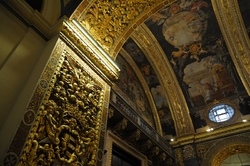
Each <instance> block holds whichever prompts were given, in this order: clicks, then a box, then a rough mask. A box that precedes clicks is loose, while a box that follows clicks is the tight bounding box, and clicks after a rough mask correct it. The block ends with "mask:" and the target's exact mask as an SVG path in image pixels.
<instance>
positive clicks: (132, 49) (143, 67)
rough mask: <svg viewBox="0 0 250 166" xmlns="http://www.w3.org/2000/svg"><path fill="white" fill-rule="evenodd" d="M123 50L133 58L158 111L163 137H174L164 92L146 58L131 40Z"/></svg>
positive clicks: (172, 124)
mask: <svg viewBox="0 0 250 166" xmlns="http://www.w3.org/2000/svg"><path fill="white" fill-rule="evenodd" d="M123 48H124V49H125V50H126V51H127V53H128V54H129V55H130V56H131V57H132V58H133V60H134V61H135V63H136V64H137V66H138V68H139V69H140V71H141V73H142V75H143V76H144V78H145V80H146V83H147V85H148V87H149V89H150V91H151V94H152V97H153V99H154V102H155V105H156V108H157V111H158V115H159V118H160V121H161V125H162V131H163V134H164V135H165V136H166V135H169V136H174V135H176V133H175V129H174V123H173V120H172V117H171V113H170V110H169V108H168V104H167V101H166V97H165V94H164V93H163V92H164V90H163V89H162V86H161V85H160V83H159V80H158V78H157V76H156V74H155V72H154V70H153V68H152V66H151V65H150V63H149V61H148V60H147V58H146V56H145V55H144V54H143V52H142V51H141V49H140V48H139V47H138V46H137V44H136V43H135V42H134V41H133V40H132V39H131V38H130V39H128V40H127V42H126V43H125V44H124V45H123Z"/></svg>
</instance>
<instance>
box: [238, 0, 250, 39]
mask: <svg viewBox="0 0 250 166" xmlns="http://www.w3.org/2000/svg"><path fill="white" fill-rule="evenodd" d="M238 3H239V7H240V11H241V15H242V19H243V21H244V24H245V26H246V30H247V34H248V36H249V38H250V21H249V18H250V10H249V9H250V1H249V0H239V1H238Z"/></svg>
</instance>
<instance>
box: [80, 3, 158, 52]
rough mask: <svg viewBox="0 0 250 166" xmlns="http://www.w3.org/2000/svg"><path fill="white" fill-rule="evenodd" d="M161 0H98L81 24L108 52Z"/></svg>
mask: <svg viewBox="0 0 250 166" xmlns="http://www.w3.org/2000/svg"><path fill="white" fill-rule="evenodd" d="M161 2H162V1H161V0H133V1H132V0H128V1H124V0H114V1H104V0H97V1H96V2H95V3H94V4H93V5H92V6H91V7H90V8H89V10H88V11H87V13H86V15H84V17H83V18H82V21H81V24H82V26H83V27H84V28H86V29H87V30H88V31H89V33H90V34H91V35H92V36H93V37H94V38H95V39H96V40H97V41H98V42H99V43H100V44H101V45H102V46H103V48H104V49H105V50H106V51H109V49H110V48H111V47H112V46H113V44H114V42H115V41H116V39H117V38H118V37H119V36H120V35H121V34H122V33H123V32H124V31H125V30H126V28H127V27H128V26H129V24H131V22H133V21H134V20H135V19H136V18H137V17H138V16H139V15H140V14H141V13H142V12H144V11H146V12H148V11H150V9H152V7H154V6H156V4H159V3H161Z"/></svg>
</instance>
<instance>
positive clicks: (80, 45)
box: [61, 22, 119, 80]
mask: <svg viewBox="0 0 250 166" xmlns="http://www.w3.org/2000/svg"><path fill="white" fill-rule="evenodd" d="M72 27H74V26H73V25H71V26H70V23H66V22H64V23H63V27H62V30H61V37H62V38H63V39H64V40H65V42H66V43H68V44H69V45H70V46H71V47H72V49H74V50H75V52H77V53H79V55H80V56H81V58H83V59H84V60H85V62H86V63H88V65H89V66H91V67H92V68H93V69H94V70H95V71H96V72H97V73H98V74H100V76H102V77H104V79H106V80H107V78H106V77H108V78H109V79H111V80H116V79H118V74H119V70H118V69H117V68H116V67H115V66H114V65H113V64H112V63H111V62H110V61H109V60H107V58H106V57H105V56H104V55H103V54H102V53H101V52H100V51H98V50H97V49H96V48H95V46H94V45H93V44H91V42H90V41H89V40H88V39H87V38H86V36H84V35H83V34H82V33H80V32H79V31H78V30H77V28H76V27H75V28H74V29H73V28H72ZM86 41H87V42H86ZM100 70H101V71H102V72H103V73H104V74H105V76H104V75H103V73H100Z"/></svg>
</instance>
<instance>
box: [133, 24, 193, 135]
mask: <svg viewBox="0 0 250 166" xmlns="http://www.w3.org/2000/svg"><path fill="white" fill-rule="evenodd" d="M132 39H133V40H134V41H135V42H136V43H137V44H138V45H139V47H141V48H144V49H145V51H144V53H145V56H147V58H148V60H149V61H150V62H151V63H152V64H153V66H152V67H153V68H155V70H156V71H158V72H159V73H161V78H159V77H158V78H159V79H160V82H161V85H162V86H163V87H164V89H166V96H167V97H166V99H167V102H168V105H169V108H170V110H171V114H172V117H173V119H174V123H175V129H176V134H177V136H178V137H181V136H184V135H188V134H193V133H194V128H193V124H192V120H191V118H190V115H189V109H188V107H187V104H186V100H185V98H184V96H183V93H182V90H181V88H180V86H178V85H179V83H178V80H177V79H176V77H175V74H174V71H173V69H172V67H171V65H170V63H169V61H168V60H167V58H166V55H165V53H164V52H163V50H162V48H161V46H160V45H159V44H157V43H156V42H155V41H156V39H155V37H154V36H153V34H152V33H151V31H150V30H149V29H148V27H147V26H146V25H145V24H142V25H141V26H139V27H137V29H136V30H135V31H134V33H133V34H132ZM148 55H155V56H154V58H152V57H151V58H150V56H148ZM157 56H158V57H157ZM166 64H167V65H166ZM163 71H167V72H163ZM155 119H156V122H158V123H159V124H160V120H159V117H158V119H157V118H155Z"/></svg>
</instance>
